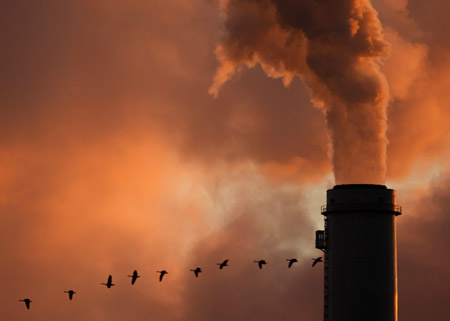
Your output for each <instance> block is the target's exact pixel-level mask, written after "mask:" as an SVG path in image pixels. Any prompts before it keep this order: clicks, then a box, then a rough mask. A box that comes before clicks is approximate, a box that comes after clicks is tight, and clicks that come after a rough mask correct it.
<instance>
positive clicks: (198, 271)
mask: <svg viewBox="0 0 450 321" xmlns="http://www.w3.org/2000/svg"><path fill="white" fill-rule="evenodd" d="M190 271H192V272H194V274H195V277H197V278H198V274H199V273H201V272H203V271H202V269H201V268H199V267H197V268H196V269H195V270H190Z"/></svg>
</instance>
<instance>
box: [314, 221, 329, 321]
mask: <svg viewBox="0 0 450 321" xmlns="http://www.w3.org/2000/svg"><path fill="white" fill-rule="evenodd" d="M326 237H327V219H326V217H325V230H324V231H321V230H319V231H316V249H319V250H321V251H322V252H323V253H324V261H323V262H324V263H323V266H324V291H323V294H324V302H323V304H324V309H323V319H324V321H327V320H328V304H327V302H328V258H327V240H326Z"/></svg>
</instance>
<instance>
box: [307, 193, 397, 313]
mask: <svg viewBox="0 0 450 321" xmlns="http://www.w3.org/2000/svg"><path fill="white" fill-rule="evenodd" d="M322 214H323V215H324V216H325V230H324V231H317V232H316V247H317V248H319V249H321V250H323V251H324V253H325V261H324V268H325V282H324V286H325V289H324V290H325V293H324V296H325V302H324V320H325V321H397V315H398V311H397V296H398V293H397V242H396V227H395V224H396V216H397V215H400V214H401V207H400V206H398V205H396V203H395V191H394V190H392V189H388V188H386V186H384V185H365V184H364V185H362V184H361V185H360V184H358V185H336V186H335V187H334V188H333V189H330V190H328V191H327V205H324V206H323V207H322Z"/></svg>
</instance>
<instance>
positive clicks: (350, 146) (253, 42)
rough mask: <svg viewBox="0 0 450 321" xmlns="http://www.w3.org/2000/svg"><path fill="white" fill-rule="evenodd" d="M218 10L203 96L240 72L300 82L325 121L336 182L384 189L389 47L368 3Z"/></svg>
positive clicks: (245, 5) (247, 4)
mask: <svg viewBox="0 0 450 321" xmlns="http://www.w3.org/2000/svg"><path fill="white" fill-rule="evenodd" d="M221 10H222V15H223V25H224V30H223V35H222V40H221V42H220V44H219V45H218V46H217V48H216V55H217V58H218V60H219V61H220V64H221V65H220V67H219V69H218V70H217V72H216V75H215V79H214V83H213V85H212V87H211V88H210V93H211V94H213V95H215V96H217V94H218V91H219V89H220V87H221V86H222V85H223V84H224V83H225V82H226V81H228V80H229V79H230V78H231V77H232V76H233V75H234V74H236V73H237V72H239V71H240V70H241V69H242V68H243V67H245V66H247V67H249V68H252V67H254V66H256V65H258V64H259V65H260V66H261V67H262V68H263V70H264V71H265V72H266V74H267V75H268V76H270V77H274V78H278V77H280V78H281V77H282V78H283V82H284V83H285V85H288V84H289V83H290V82H291V80H292V78H293V77H294V76H300V77H301V78H302V79H303V80H304V82H305V84H306V86H307V87H308V90H309V91H310V95H311V100H312V102H313V103H314V104H315V105H316V106H317V107H319V108H321V109H322V111H323V113H324V114H325V115H326V118H327V122H328V128H329V133H330V137H331V142H332V155H333V156H332V158H333V165H334V172H335V179H336V183H337V184H343V183H384V180H385V172H386V165H385V163H386V144H387V139H386V106H387V100H388V87H387V83H386V81H385V78H384V76H383V74H382V73H381V72H380V69H379V67H380V63H381V59H382V58H383V56H385V55H386V53H387V51H388V45H387V43H386V42H385V41H384V40H383V36H382V33H381V29H382V28H381V24H380V21H379V19H378V17H377V12H376V11H375V9H374V8H373V7H372V5H371V3H370V1H369V0H343V1H334V0H321V1H312V0H259V1H255V0H222V1H221Z"/></svg>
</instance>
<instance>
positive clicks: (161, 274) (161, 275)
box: [156, 270, 169, 282]
mask: <svg viewBox="0 0 450 321" xmlns="http://www.w3.org/2000/svg"><path fill="white" fill-rule="evenodd" d="M156 272H157V273H160V275H159V282H161V281H162V279H163V277H164V275H165V274H169V272H167V271H166V270H162V271H156Z"/></svg>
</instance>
